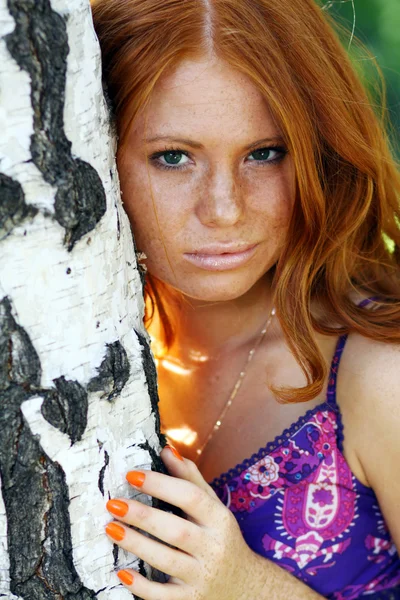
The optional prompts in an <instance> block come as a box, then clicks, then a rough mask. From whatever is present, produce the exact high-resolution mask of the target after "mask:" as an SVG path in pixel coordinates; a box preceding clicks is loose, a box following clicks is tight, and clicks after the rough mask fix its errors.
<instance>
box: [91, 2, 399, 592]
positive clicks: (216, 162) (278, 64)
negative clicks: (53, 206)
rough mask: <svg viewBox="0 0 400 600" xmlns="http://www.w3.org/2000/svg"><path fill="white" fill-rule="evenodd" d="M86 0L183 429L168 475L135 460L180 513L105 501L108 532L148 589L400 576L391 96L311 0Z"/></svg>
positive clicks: (172, 404) (170, 425) (351, 586)
mask: <svg viewBox="0 0 400 600" xmlns="http://www.w3.org/2000/svg"><path fill="white" fill-rule="evenodd" d="M93 14H94V23H95V28H96V31H97V34H98V37H99V40H100V44H101V48H102V56H103V67H104V77H105V80H106V83H107V88H108V94H109V98H110V103H111V105H112V107H113V109H114V111H115V117H116V124H117V128H118V135H119V148H118V156H117V159H118V168H119V173H120V178H121V187H122V192H123V201H124V206H125V209H126V211H127V213H128V215H129V218H130V220H131V223H132V227H133V231H134V235H135V239H136V242H137V246H138V249H139V250H140V251H142V252H144V253H145V255H146V257H147V260H146V266H147V269H148V270H147V276H146V297H147V314H146V323H147V326H148V329H149V332H150V334H151V336H152V339H153V344H154V345H153V348H154V352H155V355H156V358H157V363H158V376H159V393H160V414H161V421H162V427H163V431H164V433H165V434H166V436H167V437H168V438H169V439H170V440H171V442H172V443H174V445H175V446H177V448H178V451H179V452H178V451H177V450H176V449H175V448H172V450H171V448H169V449H164V450H163V452H162V457H163V460H164V462H165V465H166V467H167V469H168V472H169V475H164V474H161V473H156V472H151V471H150V472H145V473H144V472H139V473H138V472H130V473H128V475H127V478H128V480H129V481H130V482H131V483H132V485H134V486H136V487H141V489H142V490H143V491H144V492H145V493H146V494H149V495H152V496H155V497H157V498H160V499H162V500H165V501H168V502H169V503H171V504H172V505H175V506H177V507H179V508H181V509H182V510H183V512H184V513H185V514H184V517H179V516H177V515H172V514H168V513H165V512H162V511H159V510H157V509H155V508H149V507H146V506H143V505H142V504H141V503H139V502H137V501H134V500H127V499H113V500H111V501H110V502H109V503H108V504H107V508H108V509H109V511H110V512H111V513H112V514H113V515H114V516H115V517H116V520H115V521H114V522H112V523H110V524H109V525H108V526H107V533H108V535H109V536H110V539H111V540H112V541H114V542H116V543H118V544H120V546H121V547H123V548H125V549H126V550H128V551H130V552H132V553H133V554H134V555H136V556H138V557H140V558H142V559H143V560H145V561H146V562H148V563H150V564H152V565H153V566H154V567H156V568H158V569H160V570H161V571H163V572H164V573H166V574H168V575H169V576H170V579H169V581H168V582H167V583H164V584H162V583H157V582H150V581H148V580H146V578H144V577H143V576H142V575H140V574H139V573H135V572H133V571H132V570H124V571H120V572H119V576H120V579H121V580H122V581H123V582H124V584H125V585H126V586H127V588H128V589H129V590H131V591H132V592H133V593H134V594H135V595H136V596H138V597H140V598H143V599H145V600H191V599H192V600H195V599H196V600H206V599H207V600H245V599H246V600H249V599H256V598H257V599H268V600H274V599H275V600H288V599H291V598H296V599H299V600H300V599H301V600H303V599H308V598H309V599H318V598H323V597H327V598H332V599H335V600H341V599H345V598H346V599H347V600H352V599H355V598H359V597H364V596H365V597H368V598H394V599H397V598H400V558H399V554H398V549H399V548H400V518H399V515H400V477H399V475H400V472H399V464H400V444H399V439H398V432H399V431H400V406H399V400H400V397H399V389H400V369H399V365H400V347H399V342H400V252H399V248H400V231H399V219H400V207H399V193H400V178H399V173H398V171H397V170H396V166H395V162H394V159H393V158H392V156H391V153H390V150H389V147H388V141H387V137H386V136H385V133H384V128H383V124H382V123H383V116H384V115H381V117H379V115H377V114H375V112H376V110H374V109H376V107H374V109H373V107H372V105H373V103H372V101H371V100H369V99H368V96H367V94H366V92H365V90H364V88H363V86H362V84H361V83H360V81H359V79H358V78H357V76H356V74H355V72H354V70H353V68H352V66H351V65H350V63H349V60H348V58H347V55H346V52H345V51H344V50H343V49H342V45H341V43H340V41H339V34H338V33H335V31H334V28H333V25H332V23H331V22H330V19H329V16H328V14H327V13H326V11H323V10H322V9H321V8H320V7H319V6H318V5H317V4H315V3H314V2H313V0H95V1H94V2H93ZM339 364H340V369H339ZM271 440H272V441H271ZM259 448H260V450H259V451H258V452H257V450H258V449H259ZM179 453H181V454H183V456H184V457H185V458H184V459H182V458H181V456H180V454H179ZM235 465H236V466H235ZM129 525H133V526H135V527H137V528H139V529H141V530H142V531H145V532H148V533H150V534H152V536H154V537H155V538H158V540H160V541H157V540H156V539H151V538H149V537H147V536H145V535H143V534H141V533H140V532H139V531H137V530H136V529H132V528H131V527H129ZM396 548H397V549H396Z"/></svg>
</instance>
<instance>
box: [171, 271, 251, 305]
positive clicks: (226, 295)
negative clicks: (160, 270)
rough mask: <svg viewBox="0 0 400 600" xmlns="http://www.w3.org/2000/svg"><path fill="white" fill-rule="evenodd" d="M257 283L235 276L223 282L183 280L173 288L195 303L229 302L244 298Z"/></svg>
mask: <svg viewBox="0 0 400 600" xmlns="http://www.w3.org/2000/svg"><path fill="white" fill-rule="evenodd" d="M257 281H258V279H256V280H254V279H251V281H249V280H248V278H246V277H245V278H243V280H242V281H241V278H240V277H239V276H238V275H236V277H235V276H234V277H230V278H227V279H226V280H225V281H215V280H214V281H212V280H208V281H207V282H206V281H201V282H199V281H196V282H190V281H188V280H185V281H182V285H179V283H180V282H178V284H175V285H174V286H173V287H174V289H176V290H178V291H179V292H180V293H181V294H183V295H184V296H186V297H187V298H190V299H192V300H196V301H197V302H199V301H200V302H229V301H232V300H236V299H237V298H241V297H242V296H244V295H245V294H246V293H247V292H249V291H250V290H251V289H252V287H253V286H254V285H255V284H256V283H257ZM168 285H171V283H168Z"/></svg>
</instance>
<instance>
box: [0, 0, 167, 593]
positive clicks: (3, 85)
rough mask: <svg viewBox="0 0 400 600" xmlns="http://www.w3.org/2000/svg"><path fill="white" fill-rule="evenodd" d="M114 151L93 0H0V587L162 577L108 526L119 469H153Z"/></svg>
mask: <svg viewBox="0 0 400 600" xmlns="http://www.w3.org/2000/svg"><path fill="white" fill-rule="evenodd" d="M114 156H115V139H114V137H113V135H112V132H111V128H110V124H109V115H108V111H107V107H106V103H105V101H104V98H103V94H102V88H101V65H100V51H99V46H98V43H97V39H96V36H95V33H94V30H93V25H92V18H91V12H90V7H89V2H88V0H51V2H50V0H8V1H7V0H0V478H1V493H0V597H6V598H10V599H16V598H23V599H27V600H53V599H58V600H61V599H64V598H65V599H68V600H78V599H79V600H86V599H89V598H99V599H100V600H104V599H109V598H116V599H118V600H120V599H121V600H123V599H128V598H132V594H131V593H130V592H128V591H127V590H126V588H124V587H123V586H122V585H120V584H119V580H118V578H117V577H116V575H115V574H114V573H113V572H114V571H115V570H116V569H117V568H124V567H134V568H139V570H140V571H141V572H142V573H143V574H144V575H147V576H148V577H150V578H153V579H158V580H160V581H163V580H164V579H165V578H164V577H163V574H162V573H160V572H157V571H155V570H152V569H151V568H150V567H149V566H148V565H145V564H144V563H143V561H138V559H137V558H136V557H133V556H132V555H129V554H127V553H125V552H124V551H122V550H120V549H119V548H118V547H117V546H114V547H113V545H112V544H111V543H110V541H109V540H108V538H107V537H106V535H105V533H104V525H105V524H106V523H107V522H108V521H110V520H111V517H110V515H109V513H108V512H107V511H106V509H105V503H106V501H107V499H108V498H110V497H116V496H122V497H134V496H135V492H133V490H132V488H131V487H130V486H129V484H128V483H127V482H126V480H125V473H126V472H127V471H128V470H130V469H132V468H140V467H142V468H150V467H151V468H153V469H156V470H159V471H163V470H164V468H163V465H162V462H161V460H160V459H159V456H158V452H159V450H160V444H161V443H162V441H163V440H162V439H161V438H162V435H161V434H160V433H159V417H158V411H157V402H158V398H157V384H156V374H155V368H154V364H153V362H152V357H151V353H150V350H149V346H148V343H147V334H146V332H145V330H144V328H143V324H142V315H143V297H142V281H141V277H140V273H139V271H138V269H137V265H136V257H135V248H134V244H133V240H132V236H131V231H130V226H129V222H128V219H127V217H126V215H125V213H124V211H123V209H122V207H121V203H120V195H119V184H118V176H117V172H116V166H115V160H114ZM137 495H138V496H139V497H140V499H141V500H142V501H144V502H147V503H149V504H150V503H151V499H150V498H148V497H147V496H144V495H143V494H137ZM159 504H161V503H159ZM163 508H170V507H165V506H164V507H163Z"/></svg>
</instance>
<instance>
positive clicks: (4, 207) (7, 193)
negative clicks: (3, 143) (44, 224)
mask: <svg viewBox="0 0 400 600" xmlns="http://www.w3.org/2000/svg"><path fill="white" fill-rule="evenodd" d="M37 212H38V210H37V208H35V207H34V206H31V205H30V204H26V202H25V195H24V191H23V189H22V186H21V184H20V183H19V182H18V181H14V179H11V177H8V176H7V175H4V174H3V173H0V240H2V239H4V238H6V237H7V236H8V235H9V234H10V233H11V231H12V230H13V229H14V227H16V226H17V225H20V224H21V223H22V222H23V221H24V220H25V219H28V218H33V217H34V216H35V215H36V213H37ZM25 233H26V232H25Z"/></svg>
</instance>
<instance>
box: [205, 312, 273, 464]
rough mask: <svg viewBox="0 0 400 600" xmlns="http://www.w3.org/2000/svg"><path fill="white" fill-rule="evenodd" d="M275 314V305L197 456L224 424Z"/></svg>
mask: <svg viewBox="0 0 400 600" xmlns="http://www.w3.org/2000/svg"><path fill="white" fill-rule="evenodd" d="M274 315H275V307H272V309H271V312H270V314H269V317H268V319H267V322H266V323H265V325H264V327H263V328H262V330H261V333H260V335H259V336H258V339H257V341H256V343H255V345H254V346H253V348H252V349H251V350H250V352H249V354H248V355H247V359H246V362H245V364H244V367H243V369H242V370H241V371H240V374H239V377H238V379H237V381H236V383H235V385H234V386H233V389H232V392H231V393H230V395H229V398H228V400H227V402H226V404H225V406H224V408H223V409H222V411H221V414H220V415H219V417H218V419H217V420H216V422H215V424H214V425H213V427H212V428H211V431H210V432H209V434H208V436H207V438H206V440H205V442H204V443H203V445H202V446H201V447H200V448H198V449H197V450H196V452H197V456H198V457H200V456H201V455H202V453H203V451H204V448H205V447H206V446H207V444H208V443H209V442H210V440H211V438H212V437H213V436H214V435H215V434H216V433H217V431H218V430H219V429H220V427H221V425H222V421H223V419H224V417H225V415H226V413H227V411H228V409H229V407H230V406H231V404H232V402H233V401H234V399H235V398H236V396H237V393H238V391H239V390H240V388H241V386H242V383H243V379H244V377H245V375H246V373H247V369H248V367H249V364H250V363H251V361H252V360H253V357H254V355H255V353H256V351H257V349H258V347H259V346H260V344H261V342H262V341H263V339H264V336H265V334H266V333H267V330H268V328H269V326H270V324H271V321H272V318H273V316H274Z"/></svg>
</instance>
